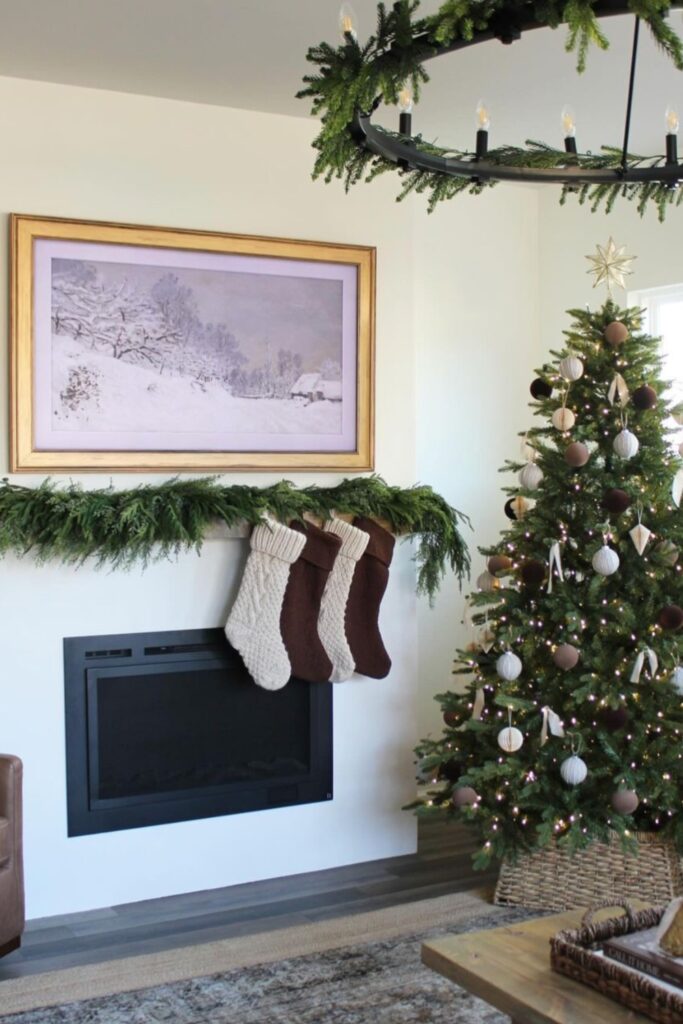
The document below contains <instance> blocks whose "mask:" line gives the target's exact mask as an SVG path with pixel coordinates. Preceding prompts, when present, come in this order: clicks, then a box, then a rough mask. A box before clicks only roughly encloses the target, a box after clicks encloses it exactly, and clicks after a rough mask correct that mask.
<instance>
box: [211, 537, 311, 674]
mask: <svg viewBox="0 0 683 1024" xmlns="http://www.w3.org/2000/svg"><path fill="white" fill-rule="evenodd" d="M305 543H306V536H305V534H302V533H297V532H296V531H295V530H290V529H289V527H287V526H282V524H281V523H277V522H275V521H273V520H268V521H267V522H265V523H261V524H259V525H258V526H256V527H255V528H254V530H253V532H252V534H251V552H250V554H249V558H248V559H247V565H246V568H245V570H244V576H243V577H242V582H241V584H240V589H239V593H238V595H237V600H236V601H235V604H234V605H233V608H232V611H231V612H230V615H229V617H228V621H227V622H226V624H225V635H226V636H227V638H228V640H229V641H230V643H231V644H232V646H233V647H236V648H237V650H238V651H239V652H240V654H241V655H242V659H243V661H244V664H245V665H246V666H247V668H248V669H249V672H250V673H251V675H252V676H253V678H254V680H255V682H257V683H258V685H259V686H262V687H263V688H264V689H265V690H279V689H281V688H282V687H283V686H284V685H285V684H286V683H287V682H288V681H289V677H290V675H291V666H290V663H289V657H288V655H287V651H286V649H285V645H284V643H283V641H282V636H281V634H280V613H281V611H282V601H283V598H284V596H285V589H286V587H287V580H288V578H289V568H290V565H291V564H292V563H293V562H296V560H297V558H298V557H299V555H300V554H301V551H302V549H303V547H304V544H305Z"/></svg>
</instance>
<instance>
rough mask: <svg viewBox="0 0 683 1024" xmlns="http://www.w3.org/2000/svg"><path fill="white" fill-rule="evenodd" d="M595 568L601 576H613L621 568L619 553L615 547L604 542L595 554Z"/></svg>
mask: <svg viewBox="0 0 683 1024" xmlns="http://www.w3.org/2000/svg"><path fill="white" fill-rule="evenodd" d="M593 568H594V569H595V571H596V572H598V573H600V575H601V576H611V575H612V573H615V572H616V571H617V569H618V568H619V555H618V554H617V553H616V551H615V550H614V548H610V547H608V545H607V544H604V545H603V547H601V548H600V549H599V550H598V551H596V552H595V554H594V555H593Z"/></svg>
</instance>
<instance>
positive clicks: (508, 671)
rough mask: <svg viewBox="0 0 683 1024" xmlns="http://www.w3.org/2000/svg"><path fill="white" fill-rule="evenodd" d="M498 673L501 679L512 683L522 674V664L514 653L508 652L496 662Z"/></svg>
mask: <svg viewBox="0 0 683 1024" xmlns="http://www.w3.org/2000/svg"><path fill="white" fill-rule="evenodd" d="M496 672H497V673H498V675H499V676H500V678H501V679H504V680H505V681H506V682H508V683H511V682H512V681H513V679H518V678H519V676H520V675H521V674H522V662H521V661H520V659H519V658H518V657H517V655H516V654H513V652H512V651H506V652H505V654H501V656H500V657H499V658H498V660H497V661H496Z"/></svg>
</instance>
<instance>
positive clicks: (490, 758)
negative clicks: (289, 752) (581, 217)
mask: <svg viewBox="0 0 683 1024" xmlns="http://www.w3.org/2000/svg"><path fill="white" fill-rule="evenodd" d="M589 259H591V260H592V262H593V264H594V270H593V272H594V273H595V274H596V278H597V280H596V283H598V282H599V281H603V282H605V283H606V284H607V286H608V295H609V297H608V299H607V301H606V302H605V304H604V306H603V307H602V308H601V309H599V310H597V311H596V312H589V311H584V310H571V311H570V316H571V318H572V324H571V328H570V329H569V330H568V331H566V332H565V335H566V343H565V346H564V348H563V349H562V351H555V352H553V353H552V356H553V360H554V361H553V362H550V363H546V364H545V365H544V366H543V367H542V368H541V369H540V370H539V371H537V372H538V377H537V379H536V380H535V381H534V382H533V384H532V386H531V392H532V395H533V397H534V399H535V401H534V403H533V407H534V411H535V414H536V415H537V416H538V417H540V419H541V420H542V425H539V426H536V427H534V428H533V429H531V430H530V431H529V432H528V434H527V435H526V437H525V441H524V442H523V450H524V455H525V461H524V462H523V463H519V462H508V463H507V464H506V467H505V469H506V470H513V471H514V472H515V473H516V474H518V480H519V486H518V487H516V488H512V489H510V488H508V489H507V493H508V495H509V498H508V501H507V504H506V512H507V514H508V517H509V518H510V520H511V524H510V526H509V528H508V529H507V530H505V531H504V532H503V535H502V540H501V541H500V542H499V543H498V544H497V545H495V546H494V547H491V548H485V549H480V550H481V553H482V554H483V555H485V556H486V557H487V559H488V561H487V569H486V571H485V572H483V573H482V574H481V576H480V577H479V579H478V580H477V591H476V592H475V593H473V594H472V595H470V597H469V599H468V605H469V608H470V613H469V614H470V616H471V627H472V630H473V631H474V635H475V637H476V640H475V642H473V643H471V644H470V645H469V646H468V648H467V649H466V650H464V651H459V652H458V655H457V661H456V669H455V674H456V675H464V676H465V677H466V678H467V684H466V689H465V692H464V693H456V692H449V693H445V694H440V695H438V697H437V700H439V702H440V703H441V707H442V711H443V717H444V722H445V730H444V734H443V736H442V737H440V738H438V739H427V740H423V741H422V743H421V744H420V747H419V748H418V754H419V756H420V758H421V769H422V771H423V777H425V776H426V777H427V779H428V780H429V782H430V783H432V784H434V783H438V785H432V786H431V787H430V788H429V790H428V795H427V796H426V797H424V798H421V800H420V801H419V803H418V805H416V806H417V807H418V812H419V813H434V812H435V811H441V812H443V811H446V812H447V813H449V814H452V815H453V816H455V817H456V818H457V819H458V820H465V821H467V822H469V823H471V824H472V825H473V826H474V827H475V828H476V829H477V831H478V833H479V835H480V836H481V847H480V850H479V852H478V854H477V856H476V858H475V864H476V865H477V866H481V867H484V866H486V865H487V864H488V863H489V861H490V860H491V858H492V857H503V856H508V857H509V856H512V857H514V856H516V854H517V853H519V852H521V851H525V850H533V849H538V848H542V847H545V846H547V845H548V844H549V843H551V841H553V839H556V840H557V841H558V842H559V843H560V844H561V845H566V846H567V847H568V848H569V849H571V850H573V849H578V848H580V847H583V846H586V845H587V844H588V843H590V842H591V841H593V840H597V839H599V840H604V841H606V840H608V839H609V838H610V836H613V835H614V834H615V833H616V834H617V835H618V836H620V837H621V840H622V842H623V843H624V845H626V846H631V847H633V845H634V839H633V834H634V833H635V832H636V831H639V830H640V831H653V830H662V831H663V832H665V833H667V834H669V835H670V836H671V837H672V838H673V839H674V840H675V842H676V844H677V846H678V848H679V849H680V850H682V851H683V813H682V807H681V796H682V793H683V744H682V736H683V696H682V695H683V667H681V666H679V658H680V654H681V646H682V641H683V628H682V627H683V609H682V608H681V607H680V606H681V604H683V593H682V577H681V565H680V563H679V550H680V548H681V546H682V545H683V510H680V509H679V507H678V504H679V501H680V498H681V489H682V487H683V483H682V478H683V469H681V466H683V462H682V460H681V457H680V454H679V452H678V451H677V449H676V448H675V446H674V444H673V440H672V436H671V435H672V430H671V426H670V425H671V423H672V420H671V416H672V413H673V414H674V415H680V411H681V410H678V409H673V410H672V409H671V408H669V407H667V403H666V400H665V397H664V396H665V392H666V390H667V387H668V385H667V383H666V382H665V381H664V380H662V376H661V374H662V367H661V360H660V356H659V352H658V340H657V339H655V338H652V337H649V336H648V335H647V334H645V333H643V332H642V329H641V321H642V316H641V311H640V310H638V309H620V308H619V307H618V306H617V305H616V303H615V302H614V301H613V299H612V297H611V293H610V291H609V289H611V286H612V284H614V283H619V284H621V285H622V286H623V284H624V274H625V273H628V272H629V271H628V259H627V258H626V257H625V256H624V255H623V250H621V249H617V248H616V246H614V243H613V242H612V240H611V239H610V243H609V245H608V246H606V247H604V248H601V247H599V248H598V255H597V256H596V257H589ZM682 448H683V446H682Z"/></svg>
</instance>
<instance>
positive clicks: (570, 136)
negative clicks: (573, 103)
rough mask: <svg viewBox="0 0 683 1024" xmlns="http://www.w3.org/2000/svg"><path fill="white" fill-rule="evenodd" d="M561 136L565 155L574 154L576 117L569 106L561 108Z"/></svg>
mask: <svg viewBox="0 0 683 1024" xmlns="http://www.w3.org/2000/svg"><path fill="white" fill-rule="evenodd" d="M562 135H563V136H564V148H565V151H566V152H567V153H576V115H575V113H574V108H573V107H570V106H569V104H567V105H566V106H564V107H562Z"/></svg>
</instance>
